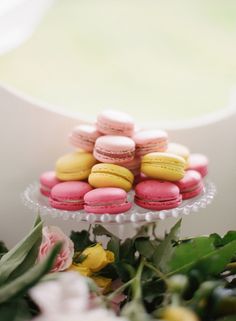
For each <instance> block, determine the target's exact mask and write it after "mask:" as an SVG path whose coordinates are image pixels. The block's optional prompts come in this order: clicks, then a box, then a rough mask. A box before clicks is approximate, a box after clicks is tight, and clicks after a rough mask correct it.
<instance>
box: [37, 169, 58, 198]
mask: <svg viewBox="0 0 236 321" xmlns="http://www.w3.org/2000/svg"><path fill="white" fill-rule="evenodd" d="M39 181H40V192H41V194H43V195H44V196H49V195H50V192H51V189H52V188H53V187H54V186H55V185H57V184H59V183H61V181H60V180H59V179H58V178H57V177H56V173H55V172H54V171H48V172H44V173H43V174H42V175H41V176H40V179H39Z"/></svg>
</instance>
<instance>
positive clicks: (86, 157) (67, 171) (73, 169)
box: [56, 152, 97, 181]
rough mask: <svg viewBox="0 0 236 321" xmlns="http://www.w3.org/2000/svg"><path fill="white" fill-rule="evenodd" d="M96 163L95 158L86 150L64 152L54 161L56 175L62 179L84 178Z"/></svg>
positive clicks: (74, 179)
mask: <svg viewBox="0 0 236 321" xmlns="http://www.w3.org/2000/svg"><path fill="white" fill-rule="evenodd" d="M96 163H97V161H96V159H95V158H94V157H93V155H92V154H91V153H88V152H74V153H70V154H66V155H64V156H62V157H60V158H59V159H58V161H57V162H56V176H57V178H58V179H60V180H62V181H76V180H84V179H87V178H88V176H89V174H90V172H91V168H92V166H93V165H95V164H96Z"/></svg>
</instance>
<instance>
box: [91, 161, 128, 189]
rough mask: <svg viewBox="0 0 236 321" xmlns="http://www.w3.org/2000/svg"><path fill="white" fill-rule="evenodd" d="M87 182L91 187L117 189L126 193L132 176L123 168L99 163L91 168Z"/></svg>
mask: <svg viewBox="0 0 236 321" xmlns="http://www.w3.org/2000/svg"><path fill="white" fill-rule="evenodd" d="M88 181H89V184H90V185H92V186H93V187H119V188H122V189H124V190H125V191H127V192H128V191H129V190H131V188H132V184H133V181H134V175H133V174H132V173H131V171H130V170H128V169H127V168H125V167H123V166H119V165H114V164H108V163H101V164H97V165H94V166H93V168H92V171H91V174H90V175H89V179H88Z"/></svg>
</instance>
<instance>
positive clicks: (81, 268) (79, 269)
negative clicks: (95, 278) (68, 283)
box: [67, 263, 92, 276]
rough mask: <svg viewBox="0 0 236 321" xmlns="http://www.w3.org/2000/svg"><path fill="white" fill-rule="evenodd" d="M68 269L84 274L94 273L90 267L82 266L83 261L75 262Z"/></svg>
mask: <svg viewBox="0 0 236 321" xmlns="http://www.w3.org/2000/svg"><path fill="white" fill-rule="evenodd" d="M67 271H76V272H79V273H80V274H81V275H83V276H91V275H92V272H91V270H90V269H89V268H87V267H86V266H82V265H81V263H79V264H76V263H73V264H72V265H71V266H70V267H69V269H68V270H67Z"/></svg>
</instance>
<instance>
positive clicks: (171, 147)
mask: <svg viewBox="0 0 236 321" xmlns="http://www.w3.org/2000/svg"><path fill="white" fill-rule="evenodd" d="M166 153H170V154H175V155H177V156H180V157H183V158H184V159H185V161H186V167H187V165H188V159H189V155H190V151H189V149H188V148H187V147H186V146H184V145H181V144H177V143H169V144H168V148H167V150H166Z"/></svg>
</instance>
